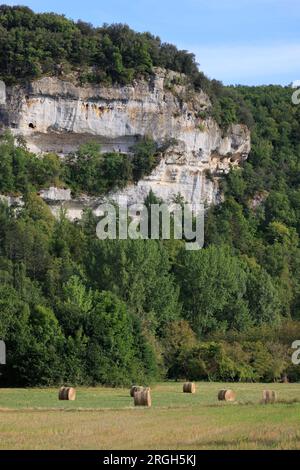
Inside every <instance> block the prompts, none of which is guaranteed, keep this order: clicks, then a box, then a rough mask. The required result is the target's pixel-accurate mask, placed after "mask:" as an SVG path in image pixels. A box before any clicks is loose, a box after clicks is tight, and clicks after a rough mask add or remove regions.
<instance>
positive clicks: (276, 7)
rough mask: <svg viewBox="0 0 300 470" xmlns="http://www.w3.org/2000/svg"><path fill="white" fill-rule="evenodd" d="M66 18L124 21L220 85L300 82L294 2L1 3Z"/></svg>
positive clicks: (298, 17)
mask: <svg viewBox="0 0 300 470" xmlns="http://www.w3.org/2000/svg"><path fill="white" fill-rule="evenodd" d="M3 3H6V4H8V5H18V4H22V5H27V6H29V7H30V8H32V9H33V10H34V11H37V12H40V11H54V12H57V13H64V14H65V15H66V16H67V17H69V18H72V19H75V20H77V19H82V20H84V21H88V22H91V23H93V24H94V25H97V26H98V25H101V24H102V23H104V22H106V23H115V22H122V23H127V24H129V26H131V27H132V28H133V29H135V30H137V31H150V32H151V33H153V34H156V35H159V36H160V37H161V38H162V40H163V41H167V42H172V43H174V44H176V45H177V46H178V47H180V48H183V49H188V50H190V51H192V52H194V53H195V54H196V57H197V60H198V62H199V63H200V68H201V69H202V70H203V71H204V72H205V73H206V74H207V75H208V76H209V77H211V78H217V79H219V80H222V81H223V82H224V83H226V84H231V83H234V84H237V83H242V84H248V85H256V84H258V85H259V84H269V83H280V84H289V83H291V82H292V81H294V80H297V79H298V80H299V79H300V27H299V26H300V1H299V0H106V1H101V0H100V1H97V0H84V1H78V2H76V1H74V0H73V1H72V0H64V1H61V0H51V1H50V0H46V1H43V2H41V1H37V0H32V1H26V0H24V1H22V0H20V1H19V2H15V1H6V2H3Z"/></svg>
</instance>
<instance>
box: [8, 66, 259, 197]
mask: <svg viewBox="0 0 300 470" xmlns="http://www.w3.org/2000/svg"><path fill="white" fill-rule="evenodd" d="M1 90H2V95H3V93H4V94H5V96H3V97H2V104H1V109H0V125H2V127H6V128H10V129H11V130H12V132H13V133H14V134H15V135H16V136H22V137H24V138H25V139H26V141H27V145H28V148H29V149H30V150H32V151H34V152H36V153H41V152H56V153H58V154H61V155H65V154H67V153H69V152H70V151H74V150H75V149H76V148H78V146H79V145H80V144H82V143H84V142H86V141H91V140H93V141H96V142H99V143H101V144H102V150H103V151H121V152H130V148H131V146H132V145H133V143H135V142H136V141H137V140H138V139H139V138H140V137H142V136H146V135H147V136H150V137H152V138H153V139H154V140H155V141H157V142H158V143H163V142H166V141H170V142H172V144H171V145H170V146H169V147H168V148H167V150H166V151H165V152H164V154H163V155H162V159H161V162H160V164H159V166H158V167H157V168H156V169H155V170H154V171H153V173H152V174H151V175H150V176H149V177H147V178H145V179H144V180H142V181H140V182H139V183H138V185H135V186H134V185H132V186H129V187H128V188H126V189H125V190H124V191H122V192H121V193H118V194H116V195H113V197H114V196H117V195H119V194H121V195H126V196H128V198H129V199H130V201H132V202H142V200H143V199H144V197H145V196H146V195H147V194H148V192H149V190H150V188H151V189H152V190H153V191H154V192H155V193H156V194H157V195H158V196H159V197H162V198H163V199H164V200H165V201H168V200H170V199H172V197H173V196H174V195H176V194H178V193H180V194H181V195H182V196H183V197H184V199H185V200H186V201H188V202H206V203H207V204H211V203H214V202H218V200H219V199H220V194H219V190H218V179H219V177H220V176H221V175H222V174H224V173H226V172H228V171H229V169H230V167H231V166H235V165H238V164H239V163H240V162H241V161H242V160H243V159H246V158H247V156H248V154H249V151H250V133H249V130H248V129H247V128H246V127H245V126H243V125H233V126H231V127H230V128H229V129H228V131H227V133H226V134H225V135H223V133H222V131H221V129H220V128H219V126H218V125H217V124H216V122H214V121H213V120H212V119H211V118H205V115H206V111H207V110H208V109H209V108H210V107H211V103H210V100H209V98H208V96H207V95H205V94H204V93H203V92H197V93H196V92H194V91H193V90H192V89H191V87H190V86H189V85H188V83H187V80H186V78H185V77H184V76H183V75H179V74H176V73H173V72H166V71H164V70H161V69H158V70H156V74H155V75H154V76H153V77H152V78H150V79H148V80H139V81H136V82H135V83H134V84H133V85H131V86H111V87H103V86H85V87H79V86H76V85H74V84H73V83H70V82H67V81H62V80H60V79H58V78H47V77H46V78H42V79H41V80H38V81H35V82H32V83H31V84H30V85H28V86H27V87H22V86H14V87H6V92H5V87H3V86H2V88H1ZM3 90H4V91H3ZM52 196H53V198H52ZM45 199H46V200H47V197H46V196H45ZM48 199H49V198H48ZM51 199H53V200H54V201H57V202H59V201H60V199H59V198H58V199H56V196H55V195H53V194H52V195H51ZM67 203H68V202H67Z"/></svg>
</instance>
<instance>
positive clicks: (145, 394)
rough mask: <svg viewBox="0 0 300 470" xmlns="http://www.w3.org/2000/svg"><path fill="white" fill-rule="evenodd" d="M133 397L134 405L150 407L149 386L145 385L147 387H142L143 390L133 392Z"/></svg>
mask: <svg viewBox="0 0 300 470" xmlns="http://www.w3.org/2000/svg"><path fill="white" fill-rule="evenodd" d="M133 399H134V406H147V407H150V406H151V405H152V400H151V391H150V388H149V387H147V388H144V389H143V390H140V391H137V392H135V394H134V397H133Z"/></svg>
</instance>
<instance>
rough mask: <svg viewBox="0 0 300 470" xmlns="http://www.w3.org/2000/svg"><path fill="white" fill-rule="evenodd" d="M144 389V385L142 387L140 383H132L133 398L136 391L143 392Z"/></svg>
mask: <svg viewBox="0 0 300 470" xmlns="http://www.w3.org/2000/svg"><path fill="white" fill-rule="evenodd" d="M143 389H144V387H141V386H140V385H132V387H131V389H130V396H131V397H132V398H133V397H134V394H135V393H136V392H141V391H142V390H143Z"/></svg>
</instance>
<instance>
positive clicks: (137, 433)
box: [0, 383, 300, 449]
mask: <svg viewBox="0 0 300 470" xmlns="http://www.w3.org/2000/svg"><path fill="white" fill-rule="evenodd" d="M196 387H197V388H196V393H195V394H188V393H183V392H182V383H163V384H158V385H156V386H154V387H152V391H151V395H152V407H151V408H141V407H138V408H134V407H133V399H132V398H131V397H130V395H129V390H127V389H118V388H116V389H111V388H103V387H97V388H77V396H76V401H70V402H68V401H59V400H58V389H49V388H47V389H0V449H300V384H267V385H265V384H230V385H229V384H221V383H197V384H196ZM229 387H230V388H231V389H233V390H234V391H235V392H236V393H237V401H236V402H234V403H226V402H218V400H217V394H218V392H219V390H220V389H222V388H229ZM264 389H271V390H275V391H276V392H277V394H278V400H279V402H278V403H276V404H269V405H263V404H261V403H260V401H261V398H262V392H263V390H264Z"/></svg>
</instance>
